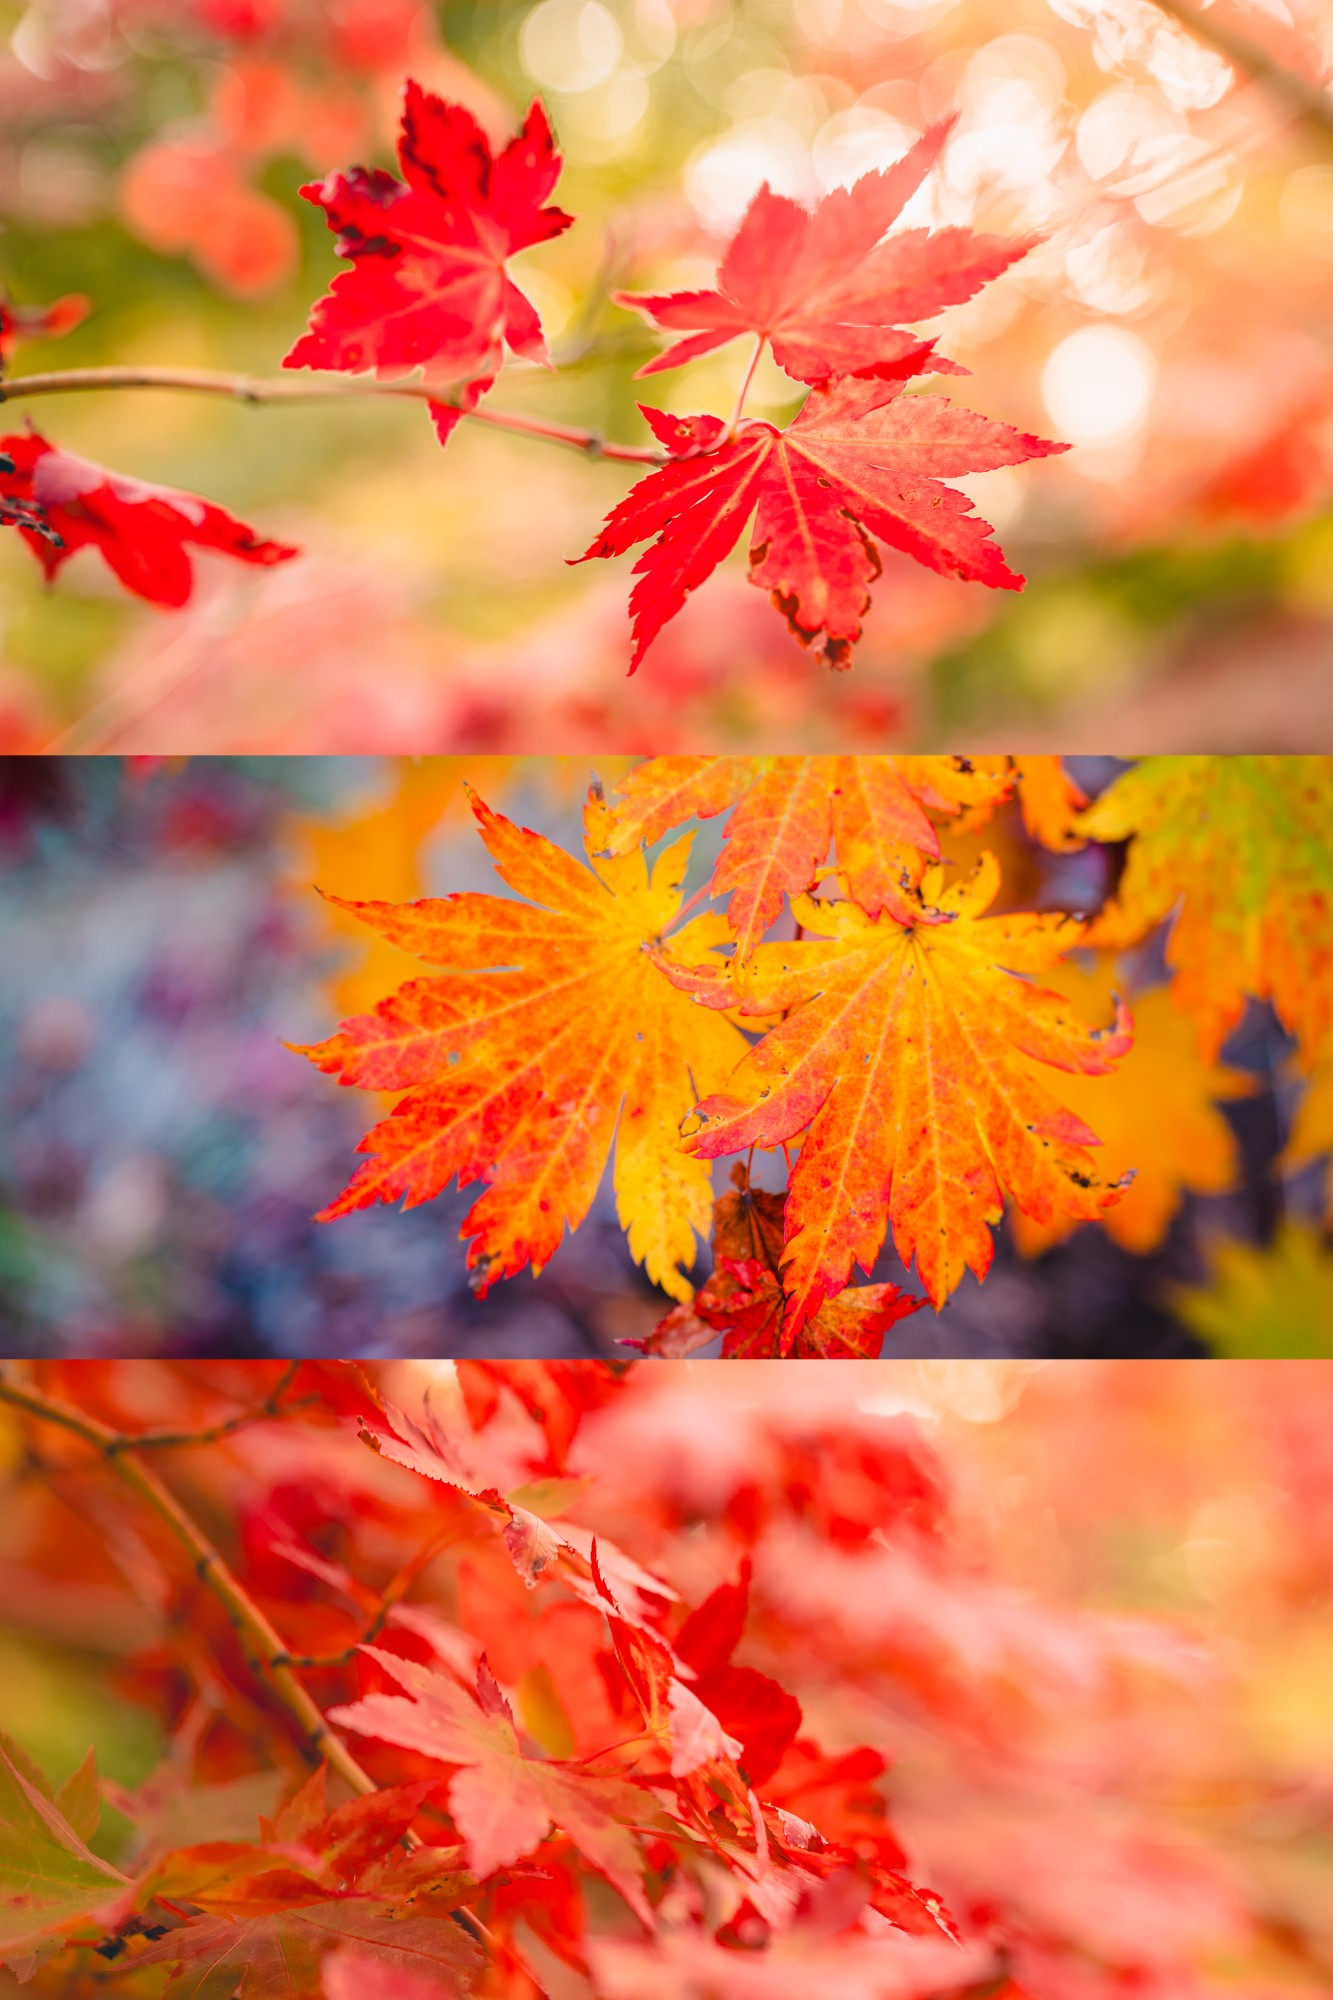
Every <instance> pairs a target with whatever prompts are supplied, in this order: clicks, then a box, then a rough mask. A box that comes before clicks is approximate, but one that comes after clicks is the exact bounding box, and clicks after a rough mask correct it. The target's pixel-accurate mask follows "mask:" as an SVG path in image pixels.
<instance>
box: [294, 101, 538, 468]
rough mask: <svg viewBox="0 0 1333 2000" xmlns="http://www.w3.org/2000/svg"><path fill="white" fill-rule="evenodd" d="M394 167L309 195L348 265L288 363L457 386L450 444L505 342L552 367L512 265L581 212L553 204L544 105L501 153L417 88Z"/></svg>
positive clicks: (441, 419) (448, 420)
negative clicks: (420, 374)
mask: <svg viewBox="0 0 1333 2000" xmlns="http://www.w3.org/2000/svg"><path fill="white" fill-rule="evenodd" d="M398 159H399V164H400V165H401V167H402V172H403V178H402V180H397V179H395V177H394V176H393V175H392V174H389V173H385V172H383V171H382V170H381V169H379V168H367V167H353V168H351V169H350V170H349V171H348V172H346V173H342V172H339V173H334V174H330V175H329V176H328V178H327V179H326V180H324V181H322V182H318V183H316V184H314V185H313V186H310V187H304V188H302V190H301V192H302V194H303V195H304V196H305V198H306V200H307V201H311V202H314V203H315V204H316V205H317V206H318V207H320V208H322V209H323V210H324V213H325V216H326V217H327V219H328V223H329V227H330V228H331V229H335V230H336V231H337V232H338V244H337V248H338V255H339V256H340V257H347V258H349V259H350V261H351V269H350V270H347V271H342V272H340V273H339V275H338V276H337V277H336V278H335V279H334V281H333V284H332V287H331V289H330V291H329V292H328V294H327V296H326V297H324V298H322V299H319V300H317V301H316V304H315V306H314V307H313V309H312V311H311V314H310V327H309V331H308V332H307V333H305V334H303V335H302V337H301V339H300V340H298V341H297V343H296V345H295V347H293V349H292V351H291V353H290V354H289V355H287V357H286V359H285V361H284V363H283V366H284V367H286V368H331V369H337V370H342V371H350V372H352V373H360V372H362V371H364V370H367V369H370V370H373V371H374V373H375V374H376V375H377V376H379V377H380V378H381V379H382V380H392V379H394V378H395V377H398V376H401V375H405V374H406V373H408V371H409V370H411V369H413V368H424V369H425V371H426V377H427V380H428V381H430V382H432V383H434V382H439V383H441V384H444V383H458V384H460V385H461V387H460V389H459V392H458V394H457V396H456V398H454V399H453V402H452V403H450V404H446V403H443V402H441V403H433V404H432V405H431V414H432V416H433V417H434V419H435V424H436V428H437V430H438V431H439V433H440V437H441V440H442V441H443V440H444V439H445V438H447V437H448V435H449V433H450V431H451V430H452V429H453V427H454V425H455V424H456V423H457V421H458V417H459V413H460V410H461V409H471V408H473V407H474V406H475V405H476V402H477V400H478V398H479V397H480V396H481V395H482V394H483V393H484V392H485V390H487V389H488V388H489V387H490V385H491V383H492V382H493V381H494V379H495V376H496V374H497V373H498V371H499V368H500V365H501V362H502V360H503V358H504V348H505V345H506V343H507V344H508V346H509V347H510V348H512V350H513V351H514V353H515V354H521V355H523V356H524V357H525V358H526V359H527V360H529V361H545V360H546V358H547V356H546V346H545V343H544V341H543V339H542V329H541V321H540V319H539V318H538V316H537V312H536V308H535V307H534V306H533V305H532V303H531V301H530V300H529V299H527V298H526V297H525V296H524V294H523V293H522V292H521V291H519V289H518V287H517V286H516V285H515V284H514V282H513V280H512V279H511V278H510V276H509V273H508V270H507V269H506V260H507V259H508V258H510V257H512V256H513V255H514V254H515V253H516V252H517V251H519V250H526V249H527V248H529V246H530V245H532V244H534V243H545V242H547V241H548V240H549V239H550V238H551V237H553V236H559V235H560V233H561V231H562V230H565V229H568V227H569V225H570V222H571V220H572V217H570V216H568V215H566V214H565V213H564V212H563V210H561V209H558V208H548V207H546V206H545V205H544V204H545V202H546V197H547V196H548V195H549V194H550V192H551V190H552V188H553V187H554V186H555V183H556V181H557V179H558V178H559V174H560V165H561V162H560V155H559V154H558V153H557V152H556V150H555V146H554V142H553V140H552V137H551V128H550V126H549V124H548V123H547V118H546V113H545V111H544V110H543V109H542V107H541V105H540V104H539V103H534V104H533V105H532V107H531V109H530V110H529V112H528V115H527V117H526V119H525V120H524V122H523V126H522V128H521V130H520V131H519V133H518V136H517V137H516V138H514V139H511V140H510V142H509V144H508V145H507V146H506V147H505V148H504V150H503V151H502V152H500V153H498V154H494V155H493V154H492V152H491V148H490V144H489V142H488V141H487V138H486V135H485V133H484V132H483V131H482V130H481V127H480V126H479V125H478V124H477V122H476V120H475V119H474V118H473V116H472V114H471V112H469V111H465V110H464V109H463V107H462V106H461V105H459V104H446V103H445V102H444V100H443V99H442V98H439V97H434V96H432V95H431V93H430V92H429V91H426V90H423V89H422V88H421V86H420V84H417V83H413V82H411V81H409V82H408V84H407V86H406V91H405V95H404V100H403V116H402V127H401V131H400V134H399V139H398Z"/></svg>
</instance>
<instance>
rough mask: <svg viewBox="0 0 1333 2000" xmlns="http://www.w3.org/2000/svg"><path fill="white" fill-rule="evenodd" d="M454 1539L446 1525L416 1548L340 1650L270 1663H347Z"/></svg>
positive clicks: (304, 1667) (305, 1668)
mask: <svg viewBox="0 0 1333 2000" xmlns="http://www.w3.org/2000/svg"><path fill="white" fill-rule="evenodd" d="M288 1407H289V1408H290V1407H291V1406H290V1405H289V1406H288ZM455 1539H456V1530H455V1529H453V1528H447V1529H445V1530H444V1531H443V1533H441V1534H439V1535H436V1536H435V1538H434V1539H433V1540H432V1541H429V1542H427V1543H426V1544H425V1545H424V1547H422V1548H420V1549H418V1550H417V1553H416V1554H415V1555H414V1556H413V1557H412V1560H411V1561H410V1562H408V1563H405V1564H404V1566H403V1568H402V1569H400V1570H399V1572H398V1574H397V1576H395V1577H393V1578H391V1579H390V1581H389V1582H388V1583H387V1584H386V1585H385V1586H384V1591H383V1594H382V1595H381V1597H380V1601H379V1604H378V1606H377V1607H376V1610H375V1614H374V1616H373V1617H372V1618H371V1619H370V1621H369V1622H368V1623H367V1624H366V1625H364V1626H363V1627H362V1628H361V1630H360V1632H359V1633H358V1634H357V1636H356V1638H355V1639H353V1640H351V1641H350V1642H349V1643H348V1644H347V1645H346V1646H344V1647H342V1648H341V1650H340V1651H338V1652H336V1653H281V1654H279V1655H278V1656H277V1658H276V1659H275V1660H274V1662H273V1664H274V1665H275V1666H283V1667H298V1668H300V1669H301V1671H302V1672H303V1673H309V1672H311V1671H312V1670H314V1669H317V1668H330V1669H331V1668H334V1667H348V1666H350V1665H351V1664H352V1661H353V1660H354V1659H355V1658H356V1654H357V1651H358V1649H359V1648H360V1647H362V1646H369V1645H371V1644H372V1643H373V1641H374V1640H376V1639H378V1638H379V1635H380V1633H381V1632H382V1631H383V1630H384V1627H385V1626H386V1625H387V1624H388V1622H389V1617H390V1614H391V1613H392V1611H393V1609H394V1607H395V1605H397V1604H399V1603H401V1601H402V1599H403V1598H404V1597H405V1596H406V1595H407V1593H408V1591H409V1590H410V1589H411V1587H412V1585H413V1584H414V1583H415V1582H416V1580H417V1578H418V1577H419V1576H420V1574H421V1572H422V1570H423V1569H425V1568H426V1567H427V1565H428V1564H430V1563H432V1562H433V1561H434V1560H435V1558H436V1556H438V1555H440V1554H441V1553H442V1552H443V1551H444V1550H445V1549H447V1548H448V1547H449V1545H450V1543H451V1542H452V1541H454V1540H455Z"/></svg>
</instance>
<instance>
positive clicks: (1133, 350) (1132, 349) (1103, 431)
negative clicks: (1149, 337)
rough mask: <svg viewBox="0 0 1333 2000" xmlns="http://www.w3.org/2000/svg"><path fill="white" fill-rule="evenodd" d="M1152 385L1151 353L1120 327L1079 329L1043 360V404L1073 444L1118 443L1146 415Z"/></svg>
mask: <svg viewBox="0 0 1333 2000" xmlns="http://www.w3.org/2000/svg"><path fill="white" fill-rule="evenodd" d="M1156 381H1157V363H1156V361H1155V359H1154V358H1153V352H1152V349H1151V348H1150V347H1149V346H1148V343H1147V342H1146V341H1145V340H1141V339H1140V338H1139V336H1138V335H1137V334H1136V333H1130V332H1129V331H1128V329H1127V328H1125V327H1122V326H1084V327H1080V328H1079V330H1078V331H1077V333H1071V334H1068V335H1067V336H1066V337H1065V339H1064V340H1062V341H1061V342H1060V345H1059V346H1058V347H1057V348H1055V349H1054V350H1053V351H1052V353H1051V354H1050V355H1049V356H1048V357H1047V361H1046V366H1045V367H1044V368H1043V370H1042V374H1041V393H1042V400H1043V401H1044V402H1045V404H1046V408H1047V411H1048V412H1049V414H1050V419H1051V422H1052V423H1053V424H1054V425H1055V427H1056V431H1057V433H1058V434H1059V436H1060V437H1062V438H1067V439H1068V440H1069V441H1070V442H1071V443H1072V444H1082V445H1109V444H1119V443H1121V442H1122V441H1123V440H1124V439H1126V438H1129V437H1132V436H1133V434H1134V432H1135V431H1136V430H1137V429H1138V428H1139V426H1140V425H1141V424H1142V423H1143V421H1144V419H1145V417H1146V416H1147V414H1148V405H1149V403H1150V402H1151V400H1152V393H1153V389H1154V387H1155V385H1156Z"/></svg>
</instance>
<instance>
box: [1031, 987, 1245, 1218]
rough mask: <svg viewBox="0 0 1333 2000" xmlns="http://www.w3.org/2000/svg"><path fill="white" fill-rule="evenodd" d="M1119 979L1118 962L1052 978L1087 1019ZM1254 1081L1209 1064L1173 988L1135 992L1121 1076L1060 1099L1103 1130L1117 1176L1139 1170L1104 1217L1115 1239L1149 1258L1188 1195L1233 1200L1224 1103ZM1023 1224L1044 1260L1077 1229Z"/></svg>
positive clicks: (1071, 1088) (1090, 1081)
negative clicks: (1229, 1192) (1221, 1196)
mask: <svg viewBox="0 0 1333 2000" xmlns="http://www.w3.org/2000/svg"><path fill="white" fill-rule="evenodd" d="M1115 983H1116V982H1115V967H1114V964H1113V963H1112V962H1110V961H1107V962H1104V963H1103V964H1101V965H1099V966H1097V967H1096V969H1095V970H1093V971H1091V972H1084V971H1082V970H1080V969H1079V968H1077V967H1076V966H1073V965H1066V966H1061V967H1060V969H1059V971H1058V972H1057V973H1055V974H1054V975H1053V976H1052V979H1051V984H1052V985H1053V986H1054V987H1055V988H1056V989H1057V990H1058V991H1059V992H1061V993H1063V994H1064V996H1065V998H1066V999H1067V1000H1069V1001H1072V1002H1073V1004H1074V1005H1075V1006H1077V1008H1078V1010H1079V1012H1080V1013H1082V1014H1089V1013H1096V1012H1099V1011H1102V1010H1104V1009H1105V1008H1107V1007H1108V1006H1110V1005H1111V1003H1112V999H1113V994H1114V987H1115ZM1254 1085H1255V1079H1254V1078H1253V1077H1250V1076H1246V1075H1245V1074H1244V1073H1243V1072H1242V1071H1240V1070H1235V1069H1227V1068H1224V1067H1223V1066H1222V1065H1221V1064H1219V1063H1215V1062H1209V1061H1206V1060H1205V1058H1204V1057H1203V1055H1202V1054H1201V1053H1200V1050H1199V1046H1198V1038H1197V1036H1196V1034H1195V1032H1194V1024H1193V1022H1192V1021H1191V1020H1190V1019H1189V1017H1188V1015H1186V1014H1184V1013H1182V1011H1181V1009H1180V1008H1179V1007H1178V1006H1177V1005H1176V1002H1175V1000H1174V999H1173V998H1172V996H1171V994H1170V993H1169V992H1168V991H1167V989H1166V988H1165V987H1162V986H1159V987H1156V988H1154V989H1153V990H1152V991H1151V992H1148V993H1141V994H1138V995H1136V996H1135V1000H1134V1046H1133V1048H1132V1049H1131V1050H1130V1052H1129V1054H1128V1055H1127V1056H1126V1057H1125V1058H1124V1060H1123V1061H1122V1062H1121V1064H1120V1066H1119V1068H1118V1069H1117V1070H1116V1073H1115V1078H1114V1080H1113V1081H1108V1079H1107V1078H1105V1077H1100V1076H1076V1077H1070V1079H1069V1081H1068V1083H1066V1084H1064V1085H1063V1086H1062V1088H1061V1093H1060V1094H1061V1096H1062V1097H1063V1098H1064V1099H1065V1101H1066V1103H1067V1104H1068V1105H1069V1108H1070V1109H1071V1111H1075V1112H1077V1113H1078V1115H1079V1117H1080V1118H1084V1117H1086V1118H1087V1119H1089V1120H1090V1121H1091V1122H1092V1123H1093V1125H1095V1127H1096V1129H1097V1131H1098V1132H1099V1133H1100V1134H1101V1137H1102V1140H1103V1143H1104V1145H1105V1147H1106V1154H1105V1159H1106V1165H1107V1168H1108V1169H1109V1170H1110V1171H1111V1172H1114V1171H1116V1170H1118V1169H1127V1168H1129V1167H1130V1166H1134V1167H1135V1168H1136V1173H1135V1179H1134V1185H1133V1186H1132V1187H1131V1188H1129V1189H1128V1190H1127V1191H1126V1193H1125V1197H1124V1199H1123V1201H1119V1202H1117V1203H1116V1205H1115V1206H1114V1208H1108V1209H1107V1211H1106V1213H1105V1214H1104V1215H1103V1217H1102V1223H1103V1225H1104V1227H1105V1229H1106V1233H1107V1235H1108V1236H1111V1237H1113V1238H1114V1239H1115V1241H1116V1242H1117V1243H1119V1244H1121V1245H1123V1247H1124V1248H1125V1249H1126V1250H1128V1251H1130V1252H1132V1254H1133V1255H1135V1256H1137V1257H1144V1256H1147V1254H1148V1252H1149V1251H1151V1250H1156V1249H1157V1248H1158V1246H1159V1245H1160V1244H1161V1242H1162V1241H1163V1239H1164V1238H1165V1236H1166V1233H1167V1230H1168V1229H1169V1227H1170V1225H1171V1218H1172V1217H1173V1215H1174V1214H1175V1212H1176V1210H1177V1208H1178V1207H1179V1206H1180V1199H1181V1195H1182V1193H1183V1192H1184V1191H1185V1190H1186V1189H1189V1190H1191V1191H1192V1192H1194V1193H1196V1194H1224V1193H1226V1192H1227V1190H1228V1189H1230V1188H1232V1187H1234V1186H1235V1184H1236V1174H1237V1170H1238V1167H1239V1164H1240V1155H1239V1149H1238V1147H1237V1144H1236V1135H1235V1133H1234V1132H1233V1130H1232V1128H1231V1126H1230V1124H1229V1123H1228V1121H1227V1119H1226V1118H1225V1116H1224V1115H1223V1113H1222V1110H1221V1108H1220V1105H1219V1103H1218V1100H1219V1099H1222V1098H1225V1099H1233V1100H1234V1099H1236V1098H1239V1097H1247V1096H1249V1095H1251V1094H1252V1092H1253V1089H1254ZM1148 1134H1150V1135H1151V1143H1148V1144H1145V1135H1148ZM1013 1227H1014V1239H1015V1241H1016V1242H1017V1244H1018V1246H1019V1248H1020V1249H1021V1250H1023V1251H1024V1252H1025V1253H1028V1254H1034V1253H1036V1252H1037V1251H1040V1250H1045V1249H1048V1248H1049V1247H1050V1245H1051V1244H1053V1243H1059V1242H1062V1241H1063V1240H1064V1238H1065V1237H1066V1236H1068V1235H1069V1234H1070V1232H1071V1230H1072V1229H1073V1228H1074V1227H1075V1223H1074V1220H1073V1218H1072V1217H1070V1216H1068V1215H1063V1214H1055V1215H1052V1216H1051V1217H1050V1218H1049V1220H1048V1221H1046V1222H1034V1221H1032V1220H1031V1218H1030V1217H1028V1216H1026V1215H1023V1214H1022V1213H1021V1212H1019V1213H1016V1214H1015V1215H1014V1218H1013Z"/></svg>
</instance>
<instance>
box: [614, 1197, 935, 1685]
mask: <svg viewBox="0 0 1333 2000" xmlns="http://www.w3.org/2000/svg"><path fill="white" fill-rule="evenodd" d="M731 1178H732V1181H733V1182H734V1184H735V1185H734V1187H733V1188H730V1189H728V1191H727V1192H726V1194H724V1195H721V1196H720V1197H719V1199H718V1202H717V1205H716V1207H715V1208H714V1210H713V1255H714V1258H715V1262H714V1267H713V1273H712V1276H711V1277H710V1278H709V1279H708V1281H707V1283H706V1284H704V1285H702V1286H700V1288H699V1290H698V1291H697V1292H696V1293H695V1295H694V1297H693V1299H692V1300H691V1301H690V1302H689V1304H688V1305H680V1306H676V1307H674V1308H673V1310H672V1311H671V1312H669V1313H668V1314H667V1316H666V1318H665V1319H664V1320H662V1321H661V1323H660V1324H659V1325H658V1326H656V1327H655V1328H654V1329H653V1331H652V1333H651V1334H649V1336H648V1338H647V1339H646V1340H643V1341H635V1342H629V1341H627V1342H626V1345H627V1346H637V1347H640V1348H641V1349H642V1350H643V1352H644V1353H646V1354H657V1355H661V1356H662V1357H663V1358H664V1359H668V1360H673V1359H675V1360H678V1359H681V1358H683V1357H684V1356H686V1355H688V1354H692V1353H693V1352H694V1351H695V1350H696V1349H697V1348H700V1347H704V1346H706V1345H707V1344H708V1343H709V1342H710V1341H712V1340H714V1339H715V1338H716V1337H717V1335H718V1334H719V1333H720V1334H722V1335H723V1336H724V1338H723V1342H722V1353H723V1356H724V1358H725V1359H726V1360H728V1361H732V1360H747V1361H753V1360H761V1359H764V1358H766V1357H767V1358H773V1357H777V1358H783V1357H786V1356H788V1355H791V1356H794V1357H795V1358H796V1359H797V1360H800V1361H809V1360H819V1359H824V1360H838V1361H848V1360H856V1359H868V1360H874V1359H877V1358H878V1355H879V1352H880V1349H881V1347H882V1345H883V1336H884V1334H885V1333H887V1331H888V1329H889V1328H890V1327H891V1326H894V1325H896V1323H897V1322H898V1321H899V1320H900V1319H906V1318H907V1317H908V1315H909V1314H911V1313H914V1312H919V1311H920V1309H921V1307H922V1306H923V1305H924V1304H925V1300H924V1299H914V1298H911V1297H909V1296H908V1295H907V1294H906V1293H905V1292H902V1291H900V1290H899V1288H898V1287H897V1286H896V1285H848V1286H846V1287H845V1289H844V1290H842V1291H840V1292H839V1293H837V1294H836V1296H834V1297H833V1298H827V1299H825V1300H824V1301H823V1303H822V1304H821V1305H820V1306H819V1308H818V1309H817V1310H816V1311H815V1312H814V1313H812V1314H811V1315H810V1316H809V1317H808V1318H807V1317H804V1316H803V1315H802V1314H801V1313H798V1312H796V1311H795V1310H794V1309H793V1308H792V1305H791V1301H790V1300H789V1299H788V1298H787V1296H786V1293H785V1291H784V1288H783V1282H782V1260H783V1257H784V1255H785V1254H786V1253H785V1245H784V1241H783V1216H784V1212H785V1208H786V1196H785V1195H781V1194H774V1193H772V1192H771V1191H770V1190H769V1189H768V1188H752V1187H751V1186H750V1184H749V1176H748V1174H747V1173H746V1170H745V1168H744V1167H743V1166H742V1165H741V1164H740V1163H739V1162H737V1164H736V1165H735V1166H734V1167H733V1168H732V1170H731ZM687 1657H688V1656H687Z"/></svg>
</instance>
